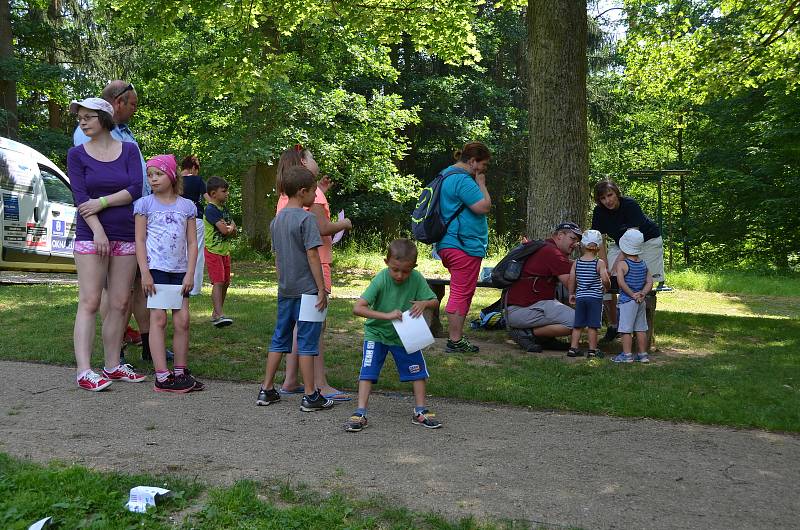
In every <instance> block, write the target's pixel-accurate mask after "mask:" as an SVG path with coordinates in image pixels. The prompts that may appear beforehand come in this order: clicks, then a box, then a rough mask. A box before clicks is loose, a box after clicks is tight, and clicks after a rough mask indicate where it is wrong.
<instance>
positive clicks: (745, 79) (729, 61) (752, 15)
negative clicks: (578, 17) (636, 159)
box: [625, 0, 800, 103]
mask: <svg viewBox="0 0 800 530" xmlns="http://www.w3.org/2000/svg"><path fill="white" fill-rule="evenodd" d="M625 7H626V9H627V12H628V18H629V24H630V30H629V39H628V45H627V47H626V58H627V73H628V75H629V77H630V79H631V80H632V81H634V82H635V83H636V84H637V85H638V86H639V87H640V89H641V90H643V91H645V92H647V93H648V94H652V95H654V96H656V97H667V98H669V99H671V100H678V101H680V102H683V103H689V102H692V103H702V102H704V101H705V100H706V98H708V97H721V96H724V95H727V94H730V93H736V92H739V91H742V90H747V89H749V88H753V87H756V86H761V85H764V84H767V83H770V82H772V81H781V82H782V84H783V86H785V88H786V90H789V91H791V90H793V89H794V88H795V87H796V86H797V85H798V83H800V71H799V70H798V68H797V51H798V49H800V31H799V29H798V28H799V27H800V26H798V24H800V1H799V0H789V1H787V0H706V1H692V2H688V1H680V2H672V1H666V2H665V1H658V0H627V1H626V2H625Z"/></svg>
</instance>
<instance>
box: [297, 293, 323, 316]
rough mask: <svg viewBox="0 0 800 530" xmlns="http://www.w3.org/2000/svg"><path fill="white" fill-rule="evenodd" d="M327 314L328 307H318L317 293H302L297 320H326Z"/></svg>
mask: <svg viewBox="0 0 800 530" xmlns="http://www.w3.org/2000/svg"><path fill="white" fill-rule="evenodd" d="M327 315H328V308H327V307H326V308H325V309H323V310H322V311H320V310H319V309H317V295H315V294H303V295H300V316H299V317H298V319H297V320H299V321H301V322H325V317H326V316H327Z"/></svg>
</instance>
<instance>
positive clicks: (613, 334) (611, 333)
mask: <svg viewBox="0 0 800 530" xmlns="http://www.w3.org/2000/svg"><path fill="white" fill-rule="evenodd" d="M616 338H617V328H615V327H614V326H608V329H607V330H606V334H605V335H603V338H602V339H600V342H611V341H612V340H614V339H616Z"/></svg>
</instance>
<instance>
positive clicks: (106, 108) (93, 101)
mask: <svg viewBox="0 0 800 530" xmlns="http://www.w3.org/2000/svg"><path fill="white" fill-rule="evenodd" d="M78 107H83V108H86V109H92V110H102V111H103V112H107V113H108V115H109V116H111V117H112V118H113V117H114V107H112V106H111V103H109V102H108V101H106V100H104V99H103V98H86V99H84V100H83V101H73V102H72V103H70V104H69V111H70V112H71V113H72V114H77V113H78Z"/></svg>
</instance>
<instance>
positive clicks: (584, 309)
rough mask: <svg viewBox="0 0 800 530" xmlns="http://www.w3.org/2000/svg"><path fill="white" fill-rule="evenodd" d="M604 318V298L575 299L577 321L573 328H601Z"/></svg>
mask: <svg viewBox="0 0 800 530" xmlns="http://www.w3.org/2000/svg"><path fill="white" fill-rule="evenodd" d="M602 320H603V299H602V298H589V297H584V298H578V299H577V300H575V322H574V323H573V324H572V327H573V328H579V329H583V328H595V329H600V326H601V323H602Z"/></svg>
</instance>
